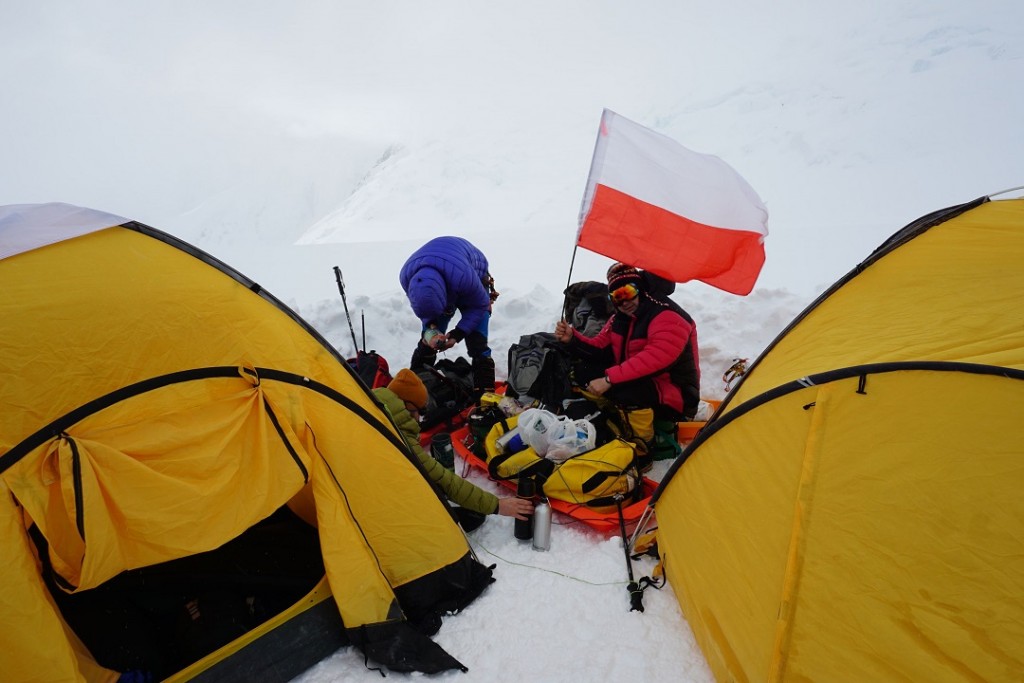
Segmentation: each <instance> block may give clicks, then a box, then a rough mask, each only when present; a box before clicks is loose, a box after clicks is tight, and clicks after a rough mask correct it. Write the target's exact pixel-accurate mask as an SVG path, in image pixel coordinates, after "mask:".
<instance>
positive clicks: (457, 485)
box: [373, 387, 498, 515]
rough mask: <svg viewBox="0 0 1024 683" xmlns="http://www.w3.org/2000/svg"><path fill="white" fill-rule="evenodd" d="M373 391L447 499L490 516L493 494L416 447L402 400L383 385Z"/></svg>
mask: <svg viewBox="0 0 1024 683" xmlns="http://www.w3.org/2000/svg"><path fill="white" fill-rule="evenodd" d="M373 394H374V396H376V397H377V400H378V401H380V403H381V404H382V405H383V406H384V409H385V410H387V411H388V413H389V414H390V415H391V419H392V420H394V421H395V425H396V426H397V427H398V430H399V431H400V432H402V437H403V438H404V439H405V443H406V444H408V446H409V448H410V449H412V452H413V453H414V454H415V455H416V457H417V458H418V459H419V461H420V465H422V466H423V469H424V471H426V473H427V477H428V478H429V479H430V480H431V481H432V482H434V483H435V484H437V485H438V486H440V487H441V490H442V491H444V494H445V495H446V496H448V499H449V500H451V501H452V502H453V503H455V504H456V505H461V506H462V507H464V508H466V509H469V510H473V511H475V512H480V513H483V514H485V515H491V514H494V513H496V512H497V511H498V497H497V496H495V495H494V494H493V493H488V492H487V491H484V490H483V489H482V488H480V487H479V486H477V485H476V484H474V483H472V482H469V481H466V480H465V479H463V478H462V477H460V476H459V475H457V474H455V473H454V472H452V471H451V470H449V469H448V468H446V467H445V466H444V465H442V464H441V463H439V462H438V461H437V460H435V459H434V458H433V457H431V456H430V454H429V453H427V452H426V451H424V450H423V447H422V446H420V426H419V424H418V423H417V422H416V420H414V419H412V415H411V414H410V413H409V411H408V410H406V409H405V401H403V400H402V399H400V398H399V397H398V396H397V395H396V394H395V392H393V391H391V390H390V389H388V388H387V387H379V388H377V389H374V390H373Z"/></svg>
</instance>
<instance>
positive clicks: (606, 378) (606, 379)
mask: <svg viewBox="0 0 1024 683" xmlns="http://www.w3.org/2000/svg"><path fill="white" fill-rule="evenodd" d="M604 381H605V382H608V386H611V385H612V381H611V380H610V379H608V375H605V376H604Z"/></svg>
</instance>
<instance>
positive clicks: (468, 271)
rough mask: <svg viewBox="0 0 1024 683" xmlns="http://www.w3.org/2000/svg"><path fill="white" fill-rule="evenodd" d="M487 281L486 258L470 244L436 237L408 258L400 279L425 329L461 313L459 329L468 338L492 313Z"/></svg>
mask: <svg viewBox="0 0 1024 683" xmlns="http://www.w3.org/2000/svg"><path fill="white" fill-rule="evenodd" d="M487 277H488V264H487V257H486V256H484V254H483V252H482V251H480V250H479V249H477V248H476V247H474V246H473V245H472V244H471V243H470V242H469V241H468V240H465V239H463V238H461V237H435V238H434V239H432V240H430V241H429V242H427V243H426V244H424V245H423V246H422V247H420V248H419V249H417V250H416V251H415V252H414V253H413V255H412V256H410V257H409V259H408V260H407V261H406V262H405V265H403V266H402V271H401V273H399V276H398V279H399V281H400V282H401V283H402V289H403V290H405V293H406V295H407V296H408V297H409V303H410V304H412V310H413V313H415V314H416V317H418V318H419V319H420V320H421V321H422V322H423V326H424V327H426V326H428V325H429V324H430V323H433V322H437V321H438V319H440V318H451V317H452V316H453V315H454V314H455V311H456V310H458V311H459V313H460V314H461V319H460V320H459V322H458V324H457V325H456V329H457V330H459V331H460V332H461V333H462V335H461V336H462V338H465V337H466V335H468V334H469V333H470V332H472V331H473V330H475V329H477V327H479V325H480V323H481V322H482V321H483V320H484V318H485V317H486V316H487V314H488V312H489V311H490V308H491V298H490V295H489V294H488V292H487V288H486V286H485V285H484V280H485V279H486V278H487Z"/></svg>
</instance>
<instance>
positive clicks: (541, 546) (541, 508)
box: [533, 498, 551, 550]
mask: <svg viewBox="0 0 1024 683" xmlns="http://www.w3.org/2000/svg"><path fill="white" fill-rule="evenodd" d="M550 548H551V505H550V504H549V503H548V499H547V498H541V499H540V502H539V503H537V504H536V505H534V506H533V549H534V550H548V549H550Z"/></svg>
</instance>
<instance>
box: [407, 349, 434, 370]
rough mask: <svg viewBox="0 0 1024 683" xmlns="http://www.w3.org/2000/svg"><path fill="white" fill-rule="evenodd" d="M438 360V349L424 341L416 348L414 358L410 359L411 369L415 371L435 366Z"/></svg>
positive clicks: (413, 353)
mask: <svg viewBox="0 0 1024 683" xmlns="http://www.w3.org/2000/svg"><path fill="white" fill-rule="evenodd" d="M436 361H437V350H436V349H432V348H430V347H428V346H427V345H426V344H424V343H423V342H420V343H419V344H417V345H416V350H415V351H413V352H412V360H410V361H409V369H410V370H412V371H413V372H418V371H419V370H423V369H426V368H432V367H434V363H435V362H436Z"/></svg>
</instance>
